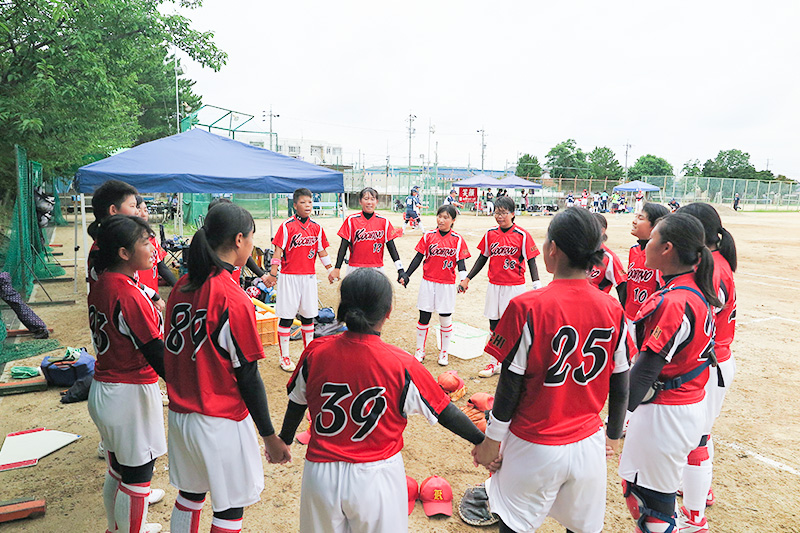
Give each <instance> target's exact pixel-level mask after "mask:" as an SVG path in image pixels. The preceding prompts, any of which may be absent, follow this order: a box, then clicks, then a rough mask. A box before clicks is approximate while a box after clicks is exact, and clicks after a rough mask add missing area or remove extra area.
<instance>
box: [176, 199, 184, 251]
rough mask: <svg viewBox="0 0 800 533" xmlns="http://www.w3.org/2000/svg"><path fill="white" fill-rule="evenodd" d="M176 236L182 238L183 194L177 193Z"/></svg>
mask: <svg viewBox="0 0 800 533" xmlns="http://www.w3.org/2000/svg"><path fill="white" fill-rule="evenodd" d="M177 217H178V235H179V236H180V238H181V239H182V238H183V193H182V192H179V193H178V212H177Z"/></svg>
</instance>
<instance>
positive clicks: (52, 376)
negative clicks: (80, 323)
mask: <svg viewBox="0 0 800 533" xmlns="http://www.w3.org/2000/svg"><path fill="white" fill-rule="evenodd" d="M70 350H74V351H75V352H79V353H77V354H75V356H72V357H66V358H65V357H64V356H61V357H55V358H54V359H55V360H54V361H52V360H51V358H50V357H49V356H48V357H45V358H44V359H43V360H42V374H44V377H45V379H47V384H48V385H55V386H57V387H71V386H72V384H73V383H75V382H76V381H78V380H79V379H80V378H82V377H84V376H89V375H92V374H94V363H95V360H94V357H92V356H91V355H89V353H88V352H87V351H86V349H85V348H81V349H80V351H78V350H75V349H74V348H68V349H67V351H68V352H69V351H70Z"/></svg>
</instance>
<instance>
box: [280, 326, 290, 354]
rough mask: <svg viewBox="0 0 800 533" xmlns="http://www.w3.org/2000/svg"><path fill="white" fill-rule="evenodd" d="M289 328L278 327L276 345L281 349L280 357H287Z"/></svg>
mask: <svg viewBox="0 0 800 533" xmlns="http://www.w3.org/2000/svg"><path fill="white" fill-rule="evenodd" d="M290 332H291V327H288V328H284V327H283V326H278V345H279V346H280V348H281V357H286V358H288V357H289V333H290Z"/></svg>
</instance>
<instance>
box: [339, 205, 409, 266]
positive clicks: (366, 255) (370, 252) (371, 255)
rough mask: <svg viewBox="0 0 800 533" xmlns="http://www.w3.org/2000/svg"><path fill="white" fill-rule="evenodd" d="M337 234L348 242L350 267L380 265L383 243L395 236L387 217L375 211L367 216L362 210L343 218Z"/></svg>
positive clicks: (381, 262)
mask: <svg viewBox="0 0 800 533" xmlns="http://www.w3.org/2000/svg"><path fill="white" fill-rule="evenodd" d="M338 235H339V237H341V238H342V239H344V240H346V241H348V242H349V243H350V263H349V264H350V266H352V267H382V266H383V249H384V247H385V244H386V243H387V242H389V241H391V240H393V239H394V238H395V237H396V235H395V229H394V227H393V226H392V223H391V222H389V219H387V218H384V217H382V216H381V215H379V214H377V213H373V214H372V216H370V217H367V216H366V215H365V214H364V213H363V212H359V213H355V214H353V215H350V216H348V217H347V218H345V219H344V222H342V227H341V228H339V233H338Z"/></svg>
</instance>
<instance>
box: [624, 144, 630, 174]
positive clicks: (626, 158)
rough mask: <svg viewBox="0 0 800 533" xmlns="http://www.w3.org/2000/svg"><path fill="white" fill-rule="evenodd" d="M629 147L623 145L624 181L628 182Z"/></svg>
mask: <svg viewBox="0 0 800 533" xmlns="http://www.w3.org/2000/svg"><path fill="white" fill-rule="evenodd" d="M630 147H631V145H630V144H629V143H627V142H626V143H625V181H628V149H629V148H630Z"/></svg>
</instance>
